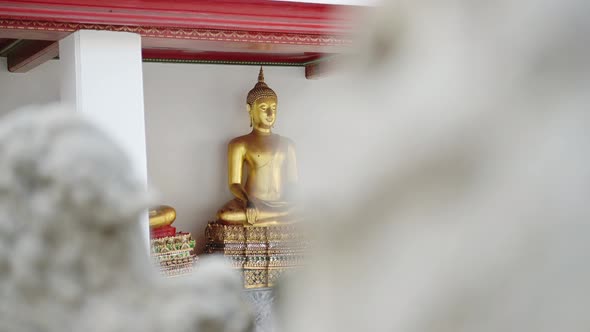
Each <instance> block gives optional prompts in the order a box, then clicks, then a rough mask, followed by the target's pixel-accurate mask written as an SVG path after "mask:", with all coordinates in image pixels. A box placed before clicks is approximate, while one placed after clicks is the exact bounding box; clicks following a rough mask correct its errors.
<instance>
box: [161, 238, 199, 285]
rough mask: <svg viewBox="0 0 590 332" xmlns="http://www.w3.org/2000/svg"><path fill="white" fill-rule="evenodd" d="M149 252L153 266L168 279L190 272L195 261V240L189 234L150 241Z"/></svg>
mask: <svg viewBox="0 0 590 332" xmlns="http://www.w3.org/2000/svg"><path fill="white" fill-rule="evenodd" d="M151 251H152V253H151V254H152V258H153V259H154V262H155V264H156V265H157V266H158V268H159V269H160V271H161V272H162V274H164V275H165V276H168V277H173V276H178V275H183V274H187V273H190V272H192V270H193V265H194V263H195V261H196V260H197V256H196V254H195V240H193V239H192V237H191V234H190V233H181V232H179V233H176V235H174V236H166V237H161V238H156V239H152V240H151Z"/></svg>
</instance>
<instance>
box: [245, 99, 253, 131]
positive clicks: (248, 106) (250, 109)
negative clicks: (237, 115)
mask: <svg viewBox="0 0 590 332" xmlns="http://www.w3.org/2000/svg"><path fill="white" fill-rule="evenodd" d="M246 109H247V110H248V115H249V116H250V127H252V126H253V123H254V119H252V106H250V104H248V103H246Z"/></svg>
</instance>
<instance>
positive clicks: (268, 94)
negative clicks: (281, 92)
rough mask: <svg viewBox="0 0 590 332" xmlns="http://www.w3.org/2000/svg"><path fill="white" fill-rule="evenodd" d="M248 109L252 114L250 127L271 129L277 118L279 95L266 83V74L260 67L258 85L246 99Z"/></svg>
mask: <svg viewBox="0 0 590 332" xmlns="http://www.w3.org/2000/svg"><path fill="white" fill-rule="evenodd" d="M246 103H247V105H246V107H247V109H248V113H250V126H254V128H264V129H270V128H271V127H272V126H273V125H274V123H275V120H276V118H277V94H276V93H275V92H274V91H273V90H272V89H271V88H269V87H268V85H266V83H264V72H263V71H262V67H260V74H258V83H256V85H255V86H254V88H253V89H252V90H250V92H248V98H247V99H246Z"/></svg>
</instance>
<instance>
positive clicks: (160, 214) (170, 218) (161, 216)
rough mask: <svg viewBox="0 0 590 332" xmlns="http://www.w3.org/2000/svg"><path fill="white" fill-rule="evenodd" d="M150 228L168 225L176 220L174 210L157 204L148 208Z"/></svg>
mask: <svg viewBox="0 0 590 332" xmlns="http://www.w3.org/2000/svg"><path fill="white" fill-rule="evenodd" d="M149 218H150V229H157V228H160V227H165V226H170V225H172V223H173V222H174V220H176V210H175V209H174V208H173V207H171V206H167V205H159V206H156V207H154V208H151V209H150V210H149Z"/></svg>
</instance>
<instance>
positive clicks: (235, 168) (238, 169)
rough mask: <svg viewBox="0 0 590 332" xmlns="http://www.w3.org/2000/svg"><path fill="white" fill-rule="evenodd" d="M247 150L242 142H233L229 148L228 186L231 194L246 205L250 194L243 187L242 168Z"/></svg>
mask: <svg viewBox="0 0 590 332" xmlns="http://www.w3.org/2000/svg"><path fill="white" fill-rule="evenodd" d="M245 155H246V148H245V146H244V144H243V143H242V142H234V141H231V142H230V143H229V145H228V148H227V163H228V165H227V171H228V184H229V190H230V191H231V193H232V194H233V195H234V196H236V197H237V198H238V199H240V200H241V201H243V202H244V203H245V202H247V201H248V194H247V193H246V190H244V187H243V186H242V168H243V165H244V156H245Z"/></svg>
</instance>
